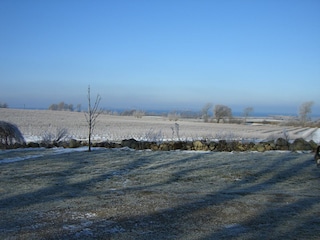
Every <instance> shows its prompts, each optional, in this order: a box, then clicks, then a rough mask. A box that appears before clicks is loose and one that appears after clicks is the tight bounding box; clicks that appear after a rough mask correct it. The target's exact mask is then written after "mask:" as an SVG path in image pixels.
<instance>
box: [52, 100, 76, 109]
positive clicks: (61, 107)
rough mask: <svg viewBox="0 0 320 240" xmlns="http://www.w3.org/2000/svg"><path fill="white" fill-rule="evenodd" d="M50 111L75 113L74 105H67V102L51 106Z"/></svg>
mask: <svg viewBox="0 0 320 240" xmlns="http://www.w3.org/2000/svg"><path fill="white" fill-rule="evenodd" d="M48 109H49V110H53V111H74V108H73V104H66V103H65V102H60V103H58V104H55V103H54V104H51V105H50V106H49V108H48Z"/></svg>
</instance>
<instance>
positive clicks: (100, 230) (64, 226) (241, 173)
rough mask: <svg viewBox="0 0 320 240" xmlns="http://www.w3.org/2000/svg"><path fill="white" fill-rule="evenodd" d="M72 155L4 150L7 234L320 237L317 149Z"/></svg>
mask: <svg viewBox="0 0 320 240" xmlns="http://www.w3.org/2000/svg"><path fill="white" fill-rule="evenodd" d="M61 151H62V152H61ZM64 151H65V150H61V149H33V150H30V149H28V150H7V151H2V152H0V159H2V160H3V159H11V160H14V159H19V158H17V157H20V158H21V159H20V160H22V158H28V159H27V160H23V161H18V162H11V163H0V216H1V218H0V239H319V232H320V184H319V180H320V169H319V168H317V167H316V166H315V163H314V162H313V161H312V154H310V153H291V152H266V153H255V152H245V153H225V152H224V153H212V152H184V151H182V152H180V151H177V152H151V151H130V150H114V149H113V150H111V149H95V151H93V152H92V153H88V152H85V151H80V152H79V149H78V152H64ZM0 162H1V160H0Z"/></svg>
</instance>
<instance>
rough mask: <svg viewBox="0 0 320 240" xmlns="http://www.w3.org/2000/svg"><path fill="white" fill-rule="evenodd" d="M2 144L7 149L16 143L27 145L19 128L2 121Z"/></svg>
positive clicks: (0, 123) (0, 141) (0, 136)
mask: <svg viewBox="0 0 320 240" xmlns="http://www.w3.org/2000/svg"><path fill="white" fill-rule="evenodd" d="M0 143H1V145H3V146H4V147H5V148H6V147H8V146H9V145H12V144H14V143H20V144H23V143H25V140H24V138H23V136H22V134H21V132H20V130H19V128H18V127H17V126H16V125H14V124H12V123H9V122H5V121H0Z"/></svg>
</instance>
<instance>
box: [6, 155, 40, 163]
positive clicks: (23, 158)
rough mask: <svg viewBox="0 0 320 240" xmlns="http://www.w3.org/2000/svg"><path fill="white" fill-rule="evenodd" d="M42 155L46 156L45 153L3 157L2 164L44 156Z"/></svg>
mask: <svg viewBox="0 0 320 240" xmlns="http://www.w3.org/2000/svg"><path fill="white" fill-rule="evenodd" d="M42 156H44V155H31V156H25V157H14V158H7V159H1V160H0V164H3V163H13V162H19V161H23V160H27V159H32V158H38V157H42Z"/></svg>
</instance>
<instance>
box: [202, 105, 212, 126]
mask: <svg viewBox="0 0 320 240" xmlns="http://www.w3.org/2000/svg"><path fill="white" fill-rule="evenodd" d="M210 108H212V103H207V104H206V105H204V106H203V108H202V111H201V115H202V119H203V121H204V122H208V121H209V110H210Z"/></svg>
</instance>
